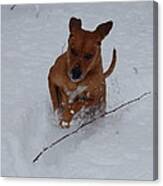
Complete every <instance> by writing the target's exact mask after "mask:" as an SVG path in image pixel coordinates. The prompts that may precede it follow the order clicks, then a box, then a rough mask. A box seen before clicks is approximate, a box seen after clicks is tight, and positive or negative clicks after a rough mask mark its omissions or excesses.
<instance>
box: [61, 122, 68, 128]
mask: <svg viewBox="0 0 163 186" xmlns="http://www.w3.org/2000/svg"><path fill="white" fill-rule="evenodd" d="M59 125H60V126H61V128H70V123H68V122H65V121H61V122H60V124H59Z"/></svg>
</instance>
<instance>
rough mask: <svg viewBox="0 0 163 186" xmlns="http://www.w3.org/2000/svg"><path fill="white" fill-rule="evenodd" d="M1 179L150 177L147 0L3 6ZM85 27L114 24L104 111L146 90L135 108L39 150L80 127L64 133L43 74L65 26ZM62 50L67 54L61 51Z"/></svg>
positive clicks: (106, 57) (105, 49)
mask: <svg viewBox="0 0 163 186" xmlns="http://www.w3.org/2000/svg"><path fill="white" fill-rule="evenodd" d="M1 14H2V19H1V20H2V22H1V25H2V31H1V33H2V35H1V39H2V45H1V46H2V48H1V50H2V71H1V73H2V127H1V128H2V158H1V159H2V160H1V161H2V176H20V177H60V178H99V179H137V180H151V179H153V101H152V97H153V45H152V39H153V38H152V35H153V24H152V20H153V17H152V2H139V3H138V2H137V3H136V2H135V3H128V2H126V3H123V2H122V3H120V2H119V3H93V4H92V3H91V4H89V3H88V4H79V3H78V4H56V5H50V4H49V5H48V4H47V5H39V6H38V5H36V6H35V5H21V6H20V5H19V6H16V7H15V8H14V9H13V10H10V6H9V5H8V6H2V10H1ZM71 16H76V17H80V18H81V19H82V21H83V27H84V28H86V29H91V30H92V29H94V28H95V27H96V25H97V24H100V23H102V22H104V21H108V20H111V19H112V20H113V22H114V26H113V29H112V31H111V33H110V35H109V36H108V37H107V38H106V39H105V40H104V42H103V45H102V56H103V63H104V69H106V68H107V67H108V66H109V63H110V62H111V61H110V59H111V55H112V49H113V48H116V49H117V54H118V62H117V66H116V68H115V70H114V72H113V74H112V75H111V76H110V77H109V78H108V79H107V110H111V109H112V108H114V107H116V106H117V105H119V104H121V103H123V102H125V101H128V100H130V99H133V98H134V97H137V96H139V95H140V94H142V93H144V92H146V91H151V95H149V96H147V97H146V98H144V99H142V100H141V101H140V102H137V103H135V104H132V105H129V106H128V107H126V108H124V109H121V110H119V111H117V112H115V113H113V114H111V115H109V116H108V117H104V118H101V119H99V120H97V121H95V122H94V123H93V125H91V126H90V125H89V126H87V127H85V128H83V129H81V130H80V131H78V133H77V134H75V135H73V136H71V137H69V138H67V139H66V140H65V141H63V142H61V143H60V144H58V145H57V146H55V147H53V148H52V149H50V150H49V151H48V152H46V153H45V154H44V155H43V156H42V157H41V158H40V160H39V161H38V162H37V163H35V164H33V163H32V160H33V158H34V157H35V156H36V155H37V154H38V153H39V152H40V151H41V149H42V148H43V147H46V146H47V145H49V144H50V143H51V142H52V141H55V140H56V139H58V138H60V137H61V136H63V135H65V134H67V133H69V132H71V131H72V130H74V129H75V128H77V127H78V126H79V124H77V123H76V125H72V126H71V128H69V129H61V128H60V127H59V126H58V124H57V122H56V117H55V113H53V111H52V106H51V102H50V97H49V93H48V85H47V75H48V70H49V68H50V66H51V65H52V64H53V62H54V60H55V59H56V57H57V56H59V55H60V54H61V52H62V50H63V46H64V45H65V43H66V47H67V38H68V21H69V18H70V17H71ZM66 47H65V48H66Z"/></svg>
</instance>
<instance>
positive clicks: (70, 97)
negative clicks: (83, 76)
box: [65, 85, 87, 103]
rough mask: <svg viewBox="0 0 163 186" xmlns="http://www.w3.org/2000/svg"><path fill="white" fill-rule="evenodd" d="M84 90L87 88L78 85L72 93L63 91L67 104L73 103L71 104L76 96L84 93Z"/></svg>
mask: <svg viewBox="0 0 163 186" xmlns="http://www.w3.org/2000/svg"><path fill="white" fill-rule="evenodd" d="M86 89H87V86H82V85H79V86H78V87H77V89H76V90H74V91H69V90H65V92H66V94H67V96H69V100H68V102H69V103H73V102H74V99H75V98H76V97H77V96H78V95H80V94H81V93H82V92H84V91H85V90H86Z"/></svg>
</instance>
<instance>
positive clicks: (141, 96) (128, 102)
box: [32, 92, 151, 163]
mask: <svg viewBox="0 0 163 186" xmlns="http://www.w3.org/2000/svg"><path fill="white" fill-rule="evenodd" d="M149 94H151V92H145V93H143V94H142V95H140V96H139V97H136V98H134V99H132V100H130V101H127V102H124V103H122V104H121V105H119V106H117V107H115V108H114V109H112V110H110V111H108V112H105V113H104V114H102V115H100V116H99V117H98V118H94V119H92V120H91V121H89V122H87V123H83V124H82V125H80V126H79V127H78V128H77V129H75V130H73V131H72V132H70V133H68V134H66V135H64V136H62V137H61V138H59V139H58V140H55V141H54V142H52V143H51V144H50V145H48V146H47V147H45V148H43V149H42V151H41V152H40V153H39V154H38V155H37V156H36V157H35V158H34V159H33V161H32V162H33V163H35V162H37V161H38V160H39V158H40V157H41V156H42V155H43V154H44V153H45V152H47V151H48V150H49V149H51V148H52V147H54V146H55V145H57V144H58V143H60V142H61V141H63V140H65V139H66V138H68V137H70V136H72V135H74V134H75V133H77V132H78V131H79V130H80V129H82V128H84V127H85V126H88V125H90V124H92V123H93V122H94V121H96V120H98V119H99V118H102V117H104V116H107V115H110V114H112V113H114V112H116V111H117V110H120V109H122V108H124V107H126V106H128V105H130V104H132V103H135V102H137V101H140V100H141V99H142V98H144V97H146V96H147V95H149Z"/></svg>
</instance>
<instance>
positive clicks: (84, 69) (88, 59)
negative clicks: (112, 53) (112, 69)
mask: <svg viewBox="0 0 163 186" xmlns="http://www.w3.org/2000/svg"><path fill="white" fill-rule="evenodd" d="M112 26H113V22H112V21H108V22H106V23H102V24H100V25H98V26H97V27H96V29H95V30H94V31H87V30H83V29H82V23H81V20H80V19H77V18H74V17H72V18H71V19H70V22H69V30H70V36H69V40H68V51H67V63H68V64H67V65H68V76H69V78H70V79H71V81H73V82H79V81H81V80H83V79H84V78H85V77H86V75H87V74H88V72H90V71H91V70H92V69H93V68H94V67H95V65H96V63H97V62H98V61H99V60H98V59H99V57H100V45H101V41H102V40H103V39H104V38H105V36H106V35H108V34H109V32H110V30H111V28H112Z"/></svg>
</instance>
